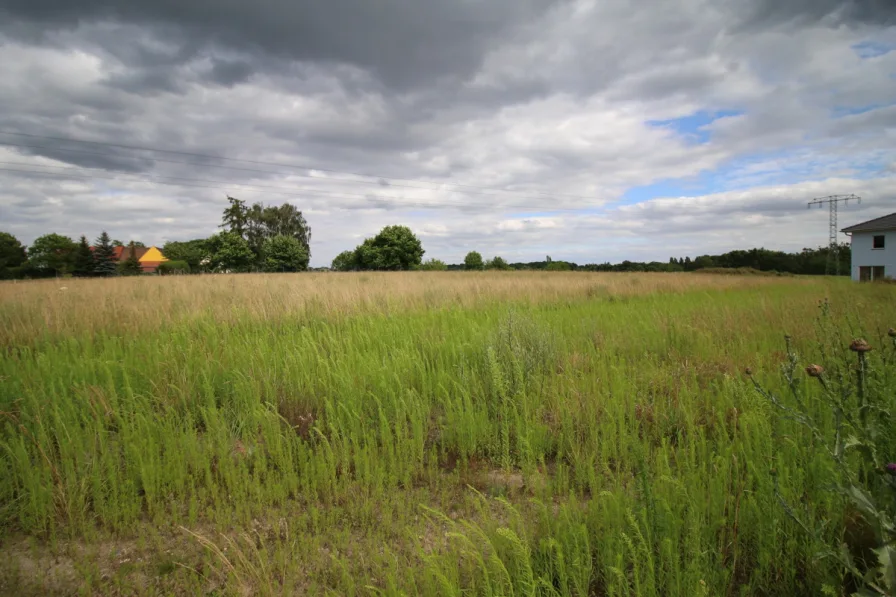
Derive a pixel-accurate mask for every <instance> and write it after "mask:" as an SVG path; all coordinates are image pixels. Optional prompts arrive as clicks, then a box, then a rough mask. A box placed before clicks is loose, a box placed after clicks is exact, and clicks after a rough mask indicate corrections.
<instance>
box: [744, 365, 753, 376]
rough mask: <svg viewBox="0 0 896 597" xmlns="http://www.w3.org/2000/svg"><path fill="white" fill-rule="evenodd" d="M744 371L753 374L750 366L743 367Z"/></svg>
mask: <svg viewBox="0 0 896 597" xmlns="http://www.w3.org/2000/svg"><path fill="white" fill-rule="evenodd" d="M744 373H745V374H747V375H753V370H752V369H751V368H750V367H747V368H746V369H744Z"/></svg>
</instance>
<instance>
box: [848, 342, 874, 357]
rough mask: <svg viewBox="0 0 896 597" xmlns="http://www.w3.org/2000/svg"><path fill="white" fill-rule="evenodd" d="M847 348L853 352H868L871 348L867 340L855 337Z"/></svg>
mask: <svg viewBox="0 0 896 597" xmlns="http://www.w3.org/2000/svg"><path fill="white" fill-rule="evenodd" d="M849 349H850V350H851V351H853V352H858V353H862V352H868V351H870V350H871V345H870V344H868V343H867V342H865V340H864V339H863V338H856V339H855V340H853V341H852V343H851V344H850V345H849Z"/></svg>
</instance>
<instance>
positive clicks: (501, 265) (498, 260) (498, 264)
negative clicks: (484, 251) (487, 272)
mask: <svg viewBox="0 0 896 597" xmlns="http://www.w3.org/2000/svg"><path fill="white" fill-rule="evenodd" d="M485 269H497V270H509V269H511V267H510V266H509V265H508V264H507V262H506V261H504V258H503V257H499V256H497V255H496V256H495V257H494V258H493V259H491V260H490V261H488V262H486V264H485Z"/></svg>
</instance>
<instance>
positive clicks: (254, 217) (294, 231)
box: [221, 197, 311, 268]
mask: <svg viewBox="0 0 896 597" xmlns="http://www.w3.org/2000/svg"><path fill="white" fill-rule="evenodd" d="M227 200H228V201H229V202H230V206H229V207H227V209H225V210H224V215H223V218H222V224H221V227H222V228H224V229H225V230H226V231H228V232H232V233H234V234H236V235H238V236H240V237H242V238H243V239H245V240H246V242H247V243H248V244H249V249H251V251H252V253H253V254H254V255H255V260H254V265H255V266H256V267H260V268H264V267H265V265H264V255H263V252H264V244H265V241H267V240H268V239H271V238H274V237H275V236H291V237H293V238H295V239H296V240H297V241H299V243H300V244H301V245H302V248H303V249H304V251H305V253H307V254H308V255H309V256H310V255H311V227H310V226H308V222H307V221H306V220H305V217H304V216H303V215H302V212H301V211H299V210H298V209H296V207H295V206H294V205H292V204H290V203H284V204H283V205H278V206H275V205H268V206H265V205H264V204H263V203H253V204H252V205H251V206H247V205H246V203H245V201H241V200H240V199H235V198H233V197H228V198H227Z"/></svg>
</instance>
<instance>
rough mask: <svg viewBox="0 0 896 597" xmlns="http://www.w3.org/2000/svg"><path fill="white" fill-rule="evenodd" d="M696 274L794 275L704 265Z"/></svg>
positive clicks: (747, 268)
mask: <svg viewBox="0 0 896 597" xmlns="http://www.w3.org/2000/svg"><path fill="white" fill-rule="evenodd" d="M694 273H695V274H719V275H723V276H792V275H793V274H791V273H789V272H776V271H774V270H772V271H767V272H764V271H760V270H758V269H754V268H752V267H704V268H701V269H698V270H694Z"/></svg>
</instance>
